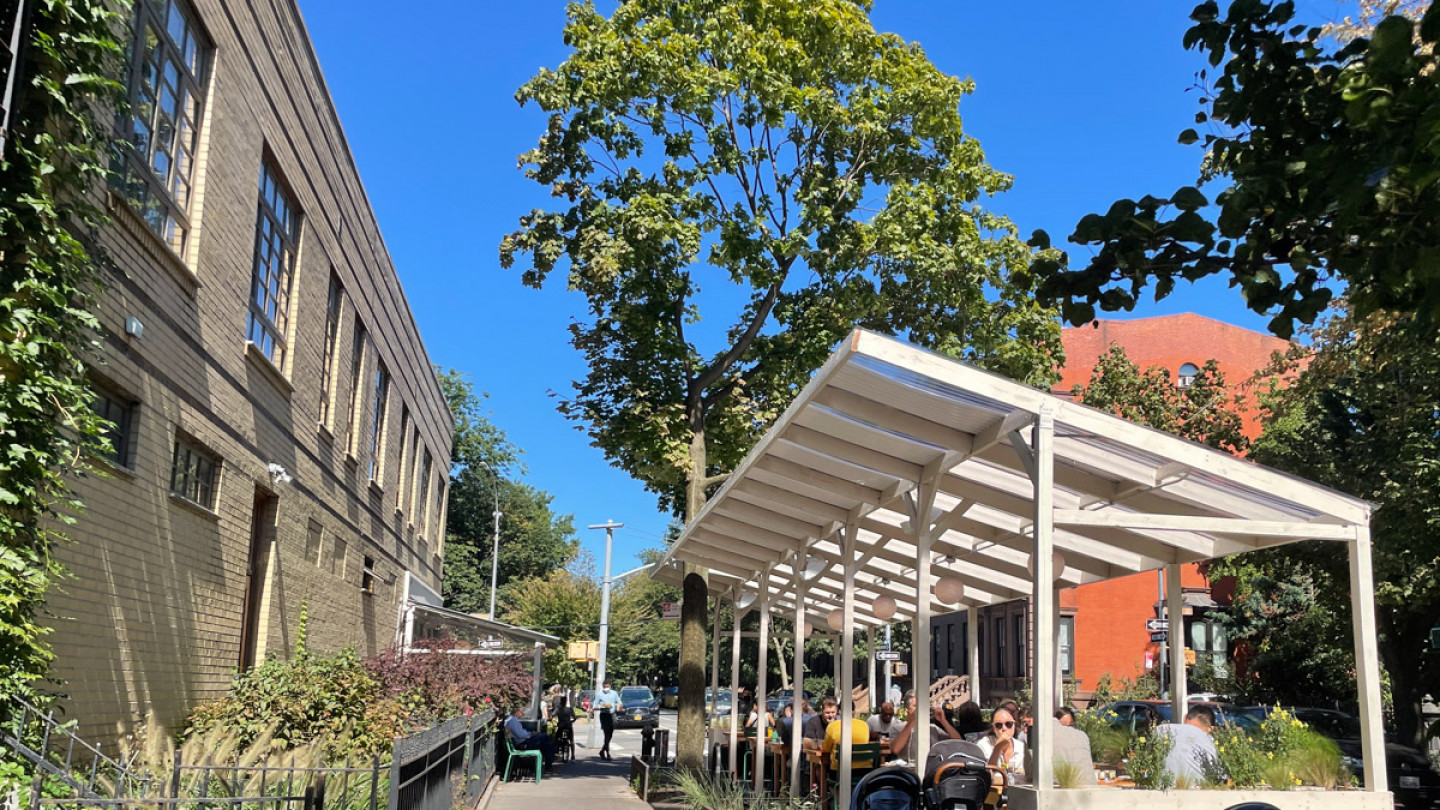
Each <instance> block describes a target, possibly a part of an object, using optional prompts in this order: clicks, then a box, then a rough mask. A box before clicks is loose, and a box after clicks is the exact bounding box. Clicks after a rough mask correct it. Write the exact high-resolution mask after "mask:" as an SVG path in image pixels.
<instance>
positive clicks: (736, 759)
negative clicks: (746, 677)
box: [730, 594, 745, 780]
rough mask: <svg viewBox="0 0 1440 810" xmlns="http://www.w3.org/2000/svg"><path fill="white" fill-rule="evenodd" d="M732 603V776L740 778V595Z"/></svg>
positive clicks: (742, 719)
mask: <svg viewBox="0 0 1440 810" xmlns="http://www.w3.org/2000/svg"><path fill="white" fill-rule="evenodd" d="M733 597H734V598H732V599H731V601H730V605H731V608H732V610H731V611H730V612H731V616H730V629H731V636H730V775H731V778H733V779H737V780H738V779H739V778H740V724H741V723H743V722H745V718H743V717H740V718H737V717H736V715H738V714H739V713H740V606H739V605H737V604H736V600H737V599H738V598H739V594H733Z"/></svg>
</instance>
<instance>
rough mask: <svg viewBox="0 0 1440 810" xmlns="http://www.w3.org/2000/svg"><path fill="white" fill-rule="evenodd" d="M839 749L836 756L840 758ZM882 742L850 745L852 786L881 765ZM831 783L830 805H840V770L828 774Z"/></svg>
mask: <svg viewBox="0 0 1440 810" xmlns="http://www.w3.org/2000/svg"><path fill="white" fill-rule="evenodd" d="M838 751H839V749H838V748H837V749H836V752H837V753H836V755H835V758H836V759H839V758H840V755H839V753H838ZM880 765H881V762H880V743H878V742H873V743H852V744H851V746H850V787H851V788H852V789H853V788H854V787H855V785H857V784H859V782H860V778H861V777H863V776H864V775H865V774H867V773H869V772H870V771H873V770H875V769H876V768H878V767H880ZM828 777H829V781H830V785H829V788H830V790H829V793H830V806H831V807H839V806H840V804H839V796H838V795H837V794H839V792H840V771H839V770H831V771H830V773H829V774H828Z"/></svg>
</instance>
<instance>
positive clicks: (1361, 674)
mask: <svg viewBox="0 0 1440 810" xmlns="http://www.w3.org/2000/svg"><path fill="white" fill-rule="evenodd" d="M1347 547H1348V549H1349V551H1350V613H1351V626H1352V628H1353V632H1354V633H1355V680H1356V685H1357V686H1359V689H1360V752H1361V758H1362V760H1363V761H1364V768H1365V789H1366V790H1368V791H1371V792H1374V793H1384V792H1386V791H1387V790H1389V789H1390V781H1389V775H1388V774H1387V773H1386V772H1385V730H1384V728H1383V727H1382V726H1381V725H1380V651H1379V647H1378V646H1377V641H1376V638H1375V580H1374V577H1375V569H1374V566H1373V565H1372V563H1371V561H1370V526H1369V524H1368V523H1367V524H1366V525H1363V526H1356V527H1355V540H1354V541H1353V542H1351V543H1349V544H1347Z"/></svg>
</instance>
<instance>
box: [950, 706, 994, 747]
mask: <svg viewBox="0 0 1440 810" xmlns="http://www.w3.org/2000/svg"><path fill="white" fill-rule="evenodd" d="M955 730H956V731H958V732H960V736H961V737H962V738H964V739H967V740H975V739H979V738H980V737H982V736H984V735H985V734H987V733H989V731H990V724H989V723H987V722H985V713H984V712H982V711H981V710H980V704H979V703H976V702H975V701H973V700H967V701H965V702H964V703H961V704H960V708H959V709H956V710H955Z"/></svg>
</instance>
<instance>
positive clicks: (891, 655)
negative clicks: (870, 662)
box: [875, 650, 900, 661]
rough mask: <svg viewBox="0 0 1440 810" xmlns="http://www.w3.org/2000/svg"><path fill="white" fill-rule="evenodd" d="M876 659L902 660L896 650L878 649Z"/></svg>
mask: <svg viewBox="0 0 1440 810" xmlns="http://www.w3.org/2000/svg"><path fill="white" fill-rule="evenodd" d="M875 660H876V661H899V660H900V653H898V652H895V651H893V650H876V651H875Z"/></svg>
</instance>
